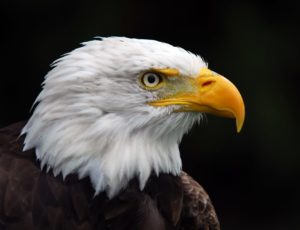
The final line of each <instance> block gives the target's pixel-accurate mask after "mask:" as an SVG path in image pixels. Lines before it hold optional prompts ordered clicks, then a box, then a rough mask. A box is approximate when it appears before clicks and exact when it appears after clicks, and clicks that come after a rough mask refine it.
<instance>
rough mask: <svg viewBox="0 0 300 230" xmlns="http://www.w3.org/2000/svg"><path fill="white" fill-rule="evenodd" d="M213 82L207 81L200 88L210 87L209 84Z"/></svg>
mask: <svg viewBox="0 0 300 230" xmlns="http://www.w3.org/2000/svg"><path fill="white" fill-rule="evenodd" d="M213 83H214V81H213V80H208V81H205V82H203V83H202V87H206V86H210V85H211V84H213Z"/></svg>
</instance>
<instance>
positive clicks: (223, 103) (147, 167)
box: [0, 37, 245, 230]
mask: <svg viewBox="0 0 300 230" xmlns="http://www.w3.org/2000/svg"><path fill="white" fill-rule="evenodd" d="M52 67H53V68H52V70H50V71H49V73H48V74H47V75H46V77H45V81H44V83H43V89H42V91H41V93H40V94H39V96H38V97H37V99H36V101H35V109H34V112H33V113H32V116H31V118H30V119H29V120H28V121H27V122H26V124H25V123H23V122H19V123H16V124H13V125H11V126H8V127H6V128H2V129H1V130H0V229H3V228H4V229H82V230H85V229H118V230H122V229H143V230H144V229H145V230H148V229H149V230H150V229H151V230H152V229H155V230H163V229H206V230H208V229H210V230H212V229H219V222H218V219H217V216H216V213H215V210H214V207H213V205H212V203H211V201H210V199H209V197H208V195H207V193H206V192H205V191H204V189H203V188H202V187H201V186H200V185H199V184H198V183H197V182H196V181H194V180H193V179H192V178H191V177H190V176H189V175H187V174H186V173H185V172H183V171H182V162H181V158H180V153H179V148H178V145H179V143H180V141H181V139H182V136H183V135H184V134H185V133H187V132H188V130H189V129H190V128H191V127H192V125H193V124H194V123H196V122H199V121H201V118H202V116H203V113H210V114H215V115H220V116H224V117H229V118H235V119H236V126H237V131H240V130H241V128H242V125H243V122H244V116H245V109H244V103H243V100H242V97H241V95H240V93H239V91H238V90H237V89H236V87H235V86H234V85H233V84H232V83H231V82H230V81H229V80H227V79H226V78H224V77H222V76H221V75H219V74H217V73H215V72H213V71H211V70H209V69H208V67H207V63H205V62H204V61H203V59H202V58H201V57H200V56H198V55H194V54H192V53H191V52H188V51H186V50H184V49H182V48H178V47H174V46H172V45H169V44H166V43H162V42H158V41H154V40H142V39H131V38H125V37H108V38H100V39H95V40H93V41H89V42H85V43H83V44H82V46H81V47H80V48H77V49H75V50H73V51H72V52H70V53H68V54H66V55H65V56H63V57H61V58H60V59H58V60H57V61H55V62H54V63H53V65H52Z"/></svg>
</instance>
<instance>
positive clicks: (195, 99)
mask: <svg viewBox="0 0 300 230" xmlns="http://www.w3.org/2000/svg"><path fill="white" fill-rule="evenodd" d="M190 84H192V87H193V90H192V91H188V92H186V91H185V92H177V93H176V94H175V95H172V96H169V97H166V98H163V99H159V100H156V101H152V102H151V103H150V104H151V105H153V106H168V105H182V108H181V109H180V111H197V112H204V113H209V114H213V115H217V116H222V117H228V118H235V119H236V127H237V132H240V131H241V129H242V126H243V123H244V119H245V106H244V102H243V99H242V97H241V94H240V93H239V91H238V89H237V88H236V87H235V86H234V85H233V84H232V83H231V82H230V81H229V80H228V79H226V78H225V77H223V76H221V75H219V74H217V73H215V72H213V71H211V70H209V69H207V68H203V69H201V71H200V74H199V76H197V77H196V78H192V79H190ZM183 91H184V90H183Z"/></svg>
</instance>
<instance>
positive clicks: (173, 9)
mask: <svg viewBox="0 0 300 230" xmlns="http://www.w3.org/2000/svg"><path fill="white" fill-rule="evenodd" d="M0 18H1V57H2V58H1V62H0V65H1V75H0V105H1V106H0V108H1V109H0V126H1V127H2V126H5V125H8V124H10V123H12V122H15V121H19V120H25V119H28V117H29V115H30V112H29V110H30V107H31V105H32V103H33V101H34V99H35V97H36V96H37V95H38V93H39V92H40V90H41V87H40V84H41V83H42V81H43V77H44V75H45V74H46V73H47V71H49V69H50V67H49V65H50V63H51V62H53V61H54V60H55V59H57V58H59V57H60V56H61V55H62V54H64V53H66V52H69V51H71V50H72V49H74V48H76V47H78V46H79V44H80V43H81V42H83V41H87V40H91V39H93V38H94V37H95V36H117V35H118V36H128V37H137V38H149V39H156V40H160V41H165V42H168V43H171V44H173V45H176V46H181V47H183V48H185V49H187V50H190V51H192V52H194V53H197V54H200V55H201V56H203V57H204V59H205V60H206V61H208V63H209V67H210V68H211V69H212V70H214V71H216V72H219V73H221V74H222V75H224V76H226V77H227V78H229V79H230V80H231V81H232V82H234V83H235V84H236V86H237V87H238V88H239V90H240V92H241V94H242V95H243V98H244V101H245V104H246V111H247V113H246V121H245V126H244V128H243V130H242V132H241V133H240V134H237V133H236V132H235V126H234V122H233V120H226V119H221V118H215V117H210V116H207V118H206V119H205V120H204V122H203V123H202V124H200V125H199V126H198V127H195V128H194V129H193V130H192V131H191V133H190V134H189V135H187V136H186V137H185V138H184V140H183V143H182V144H181V153H182V158H183V166H184V169H185V170H186V171H187V172H189V173H190V174H191V175H192V176H193V177H194V178H195V179H197V180H198V181H199V182H200V183H201V184H202V185H203V186H204V187H205V188H206V190H207V191H208V192H209V194H210V196H211V199H212V200H213V202H214V204H215V207H216V209H217V212H218V215H219V218H220V221H221V224H222V229H223V230H236V229H239V230H240V229H246V230H247V229H256V230H260V229H264V230H266V229H272V230H281V229H300V221H299V218H300V207H299V206H300V185H299V182H300V145H299V142H300V139H299V128H300V127H299V118H300V116H299V115H300V113H299V111H300V110H299V101H300V97H299V96H300V95H299V92H298V91H299V85H300V84H299V83H300V81H299V77H300V68H299V60H300V52H299V51H300V50H299V48H300V46H299V42H300V31H299V29H300V23H299V22H300V16H299V7H298V5H297V4H296V3H294V1H284V2H283V1H273V2H270V3H263V2H262V1H244V2H242V1H240V2H238V1H236V2H234V1H223V2H217V1H196V0H195V1H192V0H185V1H171V0H168V1H139V0H131V1H129V0H128V1H121V0H119V1H117V0H106V1H90V0H85V1H78V0H73V1H59V0H44V1H40V0H27V1H1V3H0Z"/></svg>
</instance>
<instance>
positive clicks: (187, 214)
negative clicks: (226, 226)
mask: <svg viewBox="0 0 300 230" xmlns="http://www.w3.org/2000/svg"><path fill="white" fill-rule="evenodd" d="M180 179H181V183H182V188H183V210H182V215H181V218H182V226H183V228H182V229H185V230H192V229H201V230H202V229H203V230H220V223H219V220H218V217H217V214H216V211H215V209H214V206H213V204H212V202H211V200H210V198H209V196H208V194H207V193H206V191H205V190H204V188H203V187H202V186H201V185H200V184H199V183H198V182H196V181H195V180H194V179H193V178H192V177H191V176H189V175H188V174H187V173H186V172H183V171H182V172H181V174H180Z"/></svg>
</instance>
